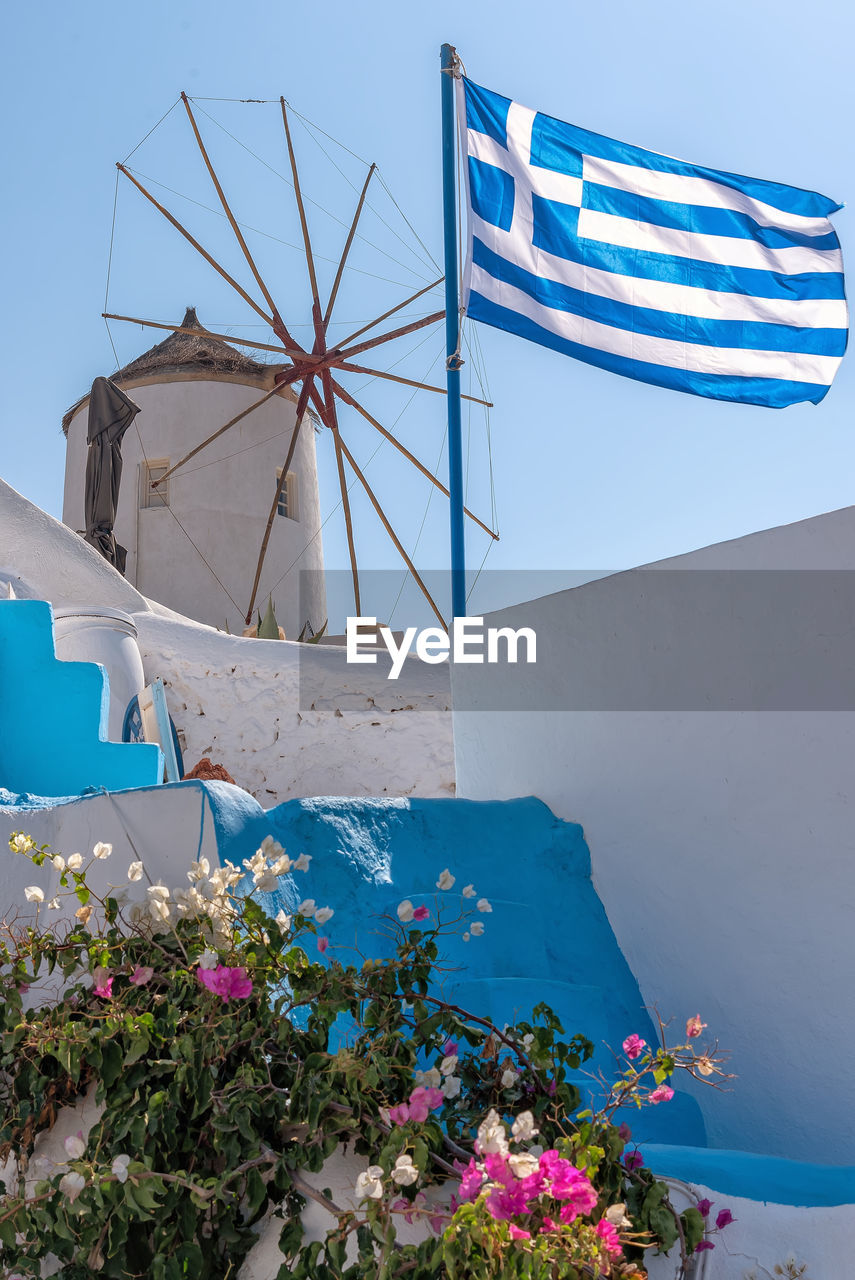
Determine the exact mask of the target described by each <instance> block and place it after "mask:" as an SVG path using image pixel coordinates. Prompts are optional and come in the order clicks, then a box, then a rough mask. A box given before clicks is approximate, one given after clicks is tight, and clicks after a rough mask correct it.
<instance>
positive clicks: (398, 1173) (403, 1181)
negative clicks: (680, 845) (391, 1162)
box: [392, 1154, 419, 1187]
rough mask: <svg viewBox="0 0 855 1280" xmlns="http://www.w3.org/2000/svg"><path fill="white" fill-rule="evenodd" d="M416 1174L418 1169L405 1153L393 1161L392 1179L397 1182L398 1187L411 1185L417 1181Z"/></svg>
mask: <svg viewBox="0 0 855 1280" xmlns="http://www.w3.org/2000/svg"><path fill="white" fill-rule="evenodd" d="M418 1176H419V1171H418V1169H417V1168H416V1166H415V1165H414V1164H413V1162H412V1160H411V1159H410V1157H409V1156H408V1155H406V1154H404V1155H402V1156H398V1159H397V1160H396V1161H395V1167H394V1169H393V1170H392V1181H393V1182H397V1184H398V1186H399V1187H411V1186H412V1185H413V1183H414V1182H415V1181H417V1179H418Z"/></svg>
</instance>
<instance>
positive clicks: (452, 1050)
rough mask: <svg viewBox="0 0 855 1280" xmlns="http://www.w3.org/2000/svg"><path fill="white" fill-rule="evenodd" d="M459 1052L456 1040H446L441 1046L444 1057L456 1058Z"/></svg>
mask: <svg viewBox="0 0 855 1280" xmlns="http://www.w3.org/2000/svg"><path fill="white" fill-rule="evenodd" d="M459 1053H460V1046H459V1045H458V1043H457V1041H456V1040H446V1042H445V1044H444V1045H443V1046H442V1056H443V1057H444V1058H456V1057H457V1056H458V1055H459Z"/></svg>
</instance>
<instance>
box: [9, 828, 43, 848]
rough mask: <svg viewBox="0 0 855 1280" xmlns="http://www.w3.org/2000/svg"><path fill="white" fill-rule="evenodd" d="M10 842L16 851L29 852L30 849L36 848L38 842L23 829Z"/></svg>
mask: <svg viewBox="0 0 855 1280" xmlns="http://www.w3.org/2000/svg"><path fill="white" fill-rule="evenodd" d="M9 844H10V846H11V848H12V849H13V851H14V852H15V853H27V852H29V850H30V849H35V847H36V844H35V841H34V840H33V837H32V836H25V835H24V833H23V831H19V832H18V833H17V835H14V836H12V838H11V840H10V841H9Z"/></svg>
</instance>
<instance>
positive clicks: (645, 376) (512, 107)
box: [458, 79, 848, 408]
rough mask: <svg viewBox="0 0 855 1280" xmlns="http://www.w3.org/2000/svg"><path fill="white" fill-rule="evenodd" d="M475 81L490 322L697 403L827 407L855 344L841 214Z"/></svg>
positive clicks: (475, 254) (477, 233)
mask: <svg viewBox="0 0 855 1280" xmlns="http://www.w3.org/2000/svg"><path fill="white" fill-rule="evenodd" d="M458 85H459V92H460V93H461V94H462V99H463V100H462V101H461V102H460V103H459V108H460V110H459V118H460V122H461V128H462V129H463V131H464V133H465V147H464V150H465V152H466V153H467V154H468V166H467V172H468V192H469V210H470V217H469V250H468V254H467V263H466V280H465V287H464V299H463V300H464V303H465V304H466V307H467V312H468V315H469V316H470V317H471V318H472V319H473V320H481V321H483V322H485V323H486V324H491V325H494V326H495V327H496V328H498V329H505V330H507V331H508V332H509V333H515V334H518V335H520V336H521V337H524V338H529V339H530V340H531V341H532V342H538V343H541V344H542V345H543V346H546V347H552V348H553V349H554V350H555V351H561V352H563V353H564V354H565V355H569V356H575V357H576V359H578V360H584V361H585V362H586V363H587V364H593V365H597V366H598V367H599V368H601V369H609V370H611V371H612V372H613V373H620V374H623V375H624V377H627V378H635V379H638V380H639V381H641V382H652V383H654V384H655V385H656V386H660V387H672V388H674V389H676V390H678V391H689V392H691V393H692V394H693V395H699V396H708V397H712V398H713V399H717V400H736V401H740V402H742V403H745V404H762V405H769V406H771V407H773V408H783V407H784V406H785V405H789V404H797V403H799V402H800V401H803V400H810V401H812V402H813V403H814V404H818V403H819V401H820V400H821V399H822V398H823V396H824V395H825V393H826V392H827V391H828V388H829V387H830V385H831V381H832V379H833V377H834V375H835V373H836V372H837V368H838V366H839V364H840V361H841V359H842V357H843V353H844V351H845V349H846V337H847V324H848V320H847V310H846V300H845V293H844V289H843V259H842V255H841V252H840V242H839V241H838V239H837V236H836V234H835V232H834V230H833V228H832V226H831V223H830V222H829V220H828V218H829V214H832V213H834V212H835V211H836V210H837V209H839V208H841V206H840V205H839V204H835V203H834V201H832V200H829V199H827V197H825V196H821V195H818V194H817V193H816V192H813V191H802V190H800V189H799V188H798V187H787V186H782V185H781V184H779V183H776V182H766V181H764V180H762V179H760V178H744V177H740V176H739V175H738V174H734V173H723V172H720V171H719V170H717V169H705V168H703V167H701V166H700V165H694V164H686V163H685V162H684V161H682V160H674V159H672V158H671V157H670V156H662V155H658V154H657V153H656V152H654V151H645V150H643V149H642V148H641V147H633V146H629V145H627V144H626V143H623V142H615V141H614V140H613V139H611V138H604V137H602V136H601V135H600V134H596V133H589V132H588V131H587V130H586V129H579V128H577V127H576V126H575V125H571V124H564V123H563V122H562V121H560V120H554V119H552V118H551V117H550V116H545V115H542V114H541V113H539V112H536V111H532V110H530V109H529V108H528V107H522V106H520V105H519V103H517V102H512V101H511V100H510V99H508V98H503V97H500V95H499V94H497V93H491V92H490V91H489V90H488V89H482V88H480V87H479V86H478V85H476V84H472V83H471V81H469V80H466V79H463V80H462V81H460V82H458ZM464 121H465V126H464Z"/></svg>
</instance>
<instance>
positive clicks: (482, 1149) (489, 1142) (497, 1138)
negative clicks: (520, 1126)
mask: <svg viewBox="0 0 855 1280" xmlns="http://www.w3.org/2000/svg"><path fill="white" fill-rule="evenodd" d="M493 1153H494V1154H496V1155H501V1156H506V1155H507V1154H508V1135H507V1133H506V1132H505V1126H504V1125H503V1124H502V1121H501V1119H500V1117H499V1113H498V1111H496V1110H495V1109H493V1108H491V1109H490V1110H489V1111H488V1112H487V1115H486V1117H485V1118H484V1119H483V1120H482V1121H481V1123H480V1124H479V1126H478V1154H479V1155H482V1156H487V1155H490V1154H493Z"/></svg>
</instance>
